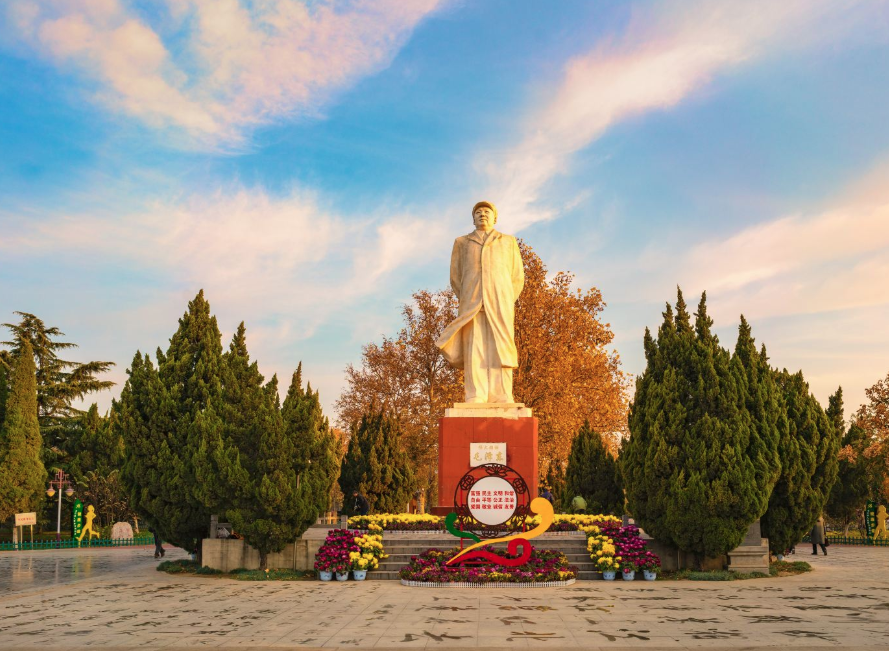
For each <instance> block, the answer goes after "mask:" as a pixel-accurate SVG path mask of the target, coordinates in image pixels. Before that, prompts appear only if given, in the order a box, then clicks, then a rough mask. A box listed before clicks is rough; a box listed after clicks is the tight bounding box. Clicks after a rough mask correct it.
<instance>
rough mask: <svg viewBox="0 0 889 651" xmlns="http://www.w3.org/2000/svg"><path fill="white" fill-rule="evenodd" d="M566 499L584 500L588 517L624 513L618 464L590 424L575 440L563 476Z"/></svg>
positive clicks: (583, 428)
mask: <svg viewBox="0 0 889 651" xmlns="http://www.w3.org/2000/svg"><path fill="white" fill-rule="evenodd" d="M564 495H565V499H566V500H567V502H566V503H569V502H570V500H571V499H573V498H574V496H576V495H580V496H582V497H583V498H584V500H586V504H587V513H595V514H598V513H604V514H607V515H621V514H623V512H624V492H623V485H622V482H621V476H620V471H619V470H618V466H617V461H616V460H615V458H614V457H612V456H611V455H610V454H609V453H608V450H607V449H606V448H605V444H604V443H603V442H602V437H601V436H600V435H599V433H598V432H595V431H594V430H593V429H592V428H591V427H590V424H589V422H586V423H584V425H583V427H582V428H581V429H580V431H579V432H578V433H577V435H576V436H575V437H574V440H573V441H572V443H571V452H570V454H569V455H568V468H567V470H566V472H565V492H564Z"/></svg>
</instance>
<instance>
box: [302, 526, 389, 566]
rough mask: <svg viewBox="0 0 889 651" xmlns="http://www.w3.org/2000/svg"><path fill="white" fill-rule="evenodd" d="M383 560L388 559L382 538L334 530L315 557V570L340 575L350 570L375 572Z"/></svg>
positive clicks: (346, 530)
mask: <svg viewBox="0 0 889 651" xmlns="http://www.w3.org/2000/svg"><path fill="white" fill-rule="evenodd" d="M381 558H386V554H385V552H384V551H383V538H382V536H377V535H372V534H366V535H362V534H361V532H360V531H350V530H348V529H333V530H331V531H330V532H329V533H328V534H327V538H326V539H325V540H324V544H323V545H321V547H320V548H319V549H318V553H317V554H316V555H315V569H316V570H317V571H318V572H337V573H339V574H343V573H345V572H348V571H349V570H375V569H376V568H377V567H379V559H381Z"/></svg>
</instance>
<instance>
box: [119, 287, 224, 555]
mask: <svg viewBox="0 0 889 651" xmlns="http://www.w3.org/2000/svg"><path fill="white" fill-rule="evenodd" d="M157 358H158V366H157V369H155V368H154V366H153V365H152V363H151V359H150V358H149V357H148V355H145V356H142V355H141V354H140V353H138V352H137V353H136V356H135V357H134V359H133V363H132V366H131V368H130V369H129V371H128V375H129V379H128V380H127V383H126V385H125V386H124V388H123V391H122V392H121V398H120V403H119V407H118V408H119V419H118V423H119V424H118V426H119V427H120V428H121V429H120V431H121V434H122V436H123V438H124V443H125V450H126V461H125V463H124V468H123V472H122V478H123V480H124V482H125V484H126V485H127V486H128V489H129V494H130V505H131V506H132V507H133V509H135V510H136V512H138V513H139V514H140V515H142V516H143V517H145V518H147V519H148V520H149V522H150V523H151V524H152V525H153V526H154V527H156V530H157V531H158V533H160V534H161V536H162V537H163V538H164V539H165V540H168V541H170V542H172V543H173V544H175V545H177V546H179V547H182V548H184V549H187V550H193V549H198V550H199V542H200V540H201V538H203V536H204V535H205V533H206V530H207V527H208V523H209V518H210V514H211V513H214V512H216V510H217V509H218V506H219V505H218V504H217V503H215V501H214V500H210V499H208V497H209V496H210V495H214V494H213V493H210V495H208V494H207V493H206V492H204V490H203V489H205V488H207V487H208V486H212V485H213V484H211V483H210V482H216V481H218V479H217V477H219V476H221V474H222V471H223V470H225V468H213V469H209V468H208V464H214V463H215V462H216V461H217V458H218V457H216V456H213V455H207V454H203V456H201V451H202V450H213V451H218V449H219V447H220V445H221V440H222V420H221V418H220V413H221V412H222V409H223V404H222V382H221V375H222V365H223V361H222V343H221V335H220V333H219V328H218V326H217V324H216V318H215V317H213V316H211V314H210V305H209V303H207V301H206V300H205V299H204V292H203V290H202V291H201V292H199V293H198V295H197V296H196V297H195V298H194V300H192V301H191V302H189V304H188V311H187V312H186V313H185V314H184V315H183V316H182V318H181V319H179V329H178V330H177V331H176V333H175V334H174V335H173V337H172V338H171V339H170V346H169V348H168V349H167V352H166V353H163V352H162V351H161V350H160V349H158V350H157ZM199 472H200V473H201V475H200V478H199V477H198V473H199Z"/></svg>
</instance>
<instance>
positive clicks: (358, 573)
mask: <svg viewBox="0 0 889 651" xmlns="http://www.w3.org/2000/svg"><path fill="white" fill-rule="evenodd" d="M352 576H354V577H355V580H356V581H364V579H366V578H367V570H352Z"/></svg>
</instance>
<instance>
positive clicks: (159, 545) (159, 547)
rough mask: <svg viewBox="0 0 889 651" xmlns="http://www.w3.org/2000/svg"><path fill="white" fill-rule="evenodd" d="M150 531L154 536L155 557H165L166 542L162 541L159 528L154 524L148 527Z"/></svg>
mask: <svg viewBox="0 0 889 651" xmlns="http://www.w3.org/2000/svg"><path fill="white" fill-rule="evenodd" d="M148 531H149V533H151V535H152V536H154V557H155V558H163V557H164V543H163V541H161V537H160V536H159V535H158V534H157V529H155V528H154V526H151V527H149V528H148Z"/></svg>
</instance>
